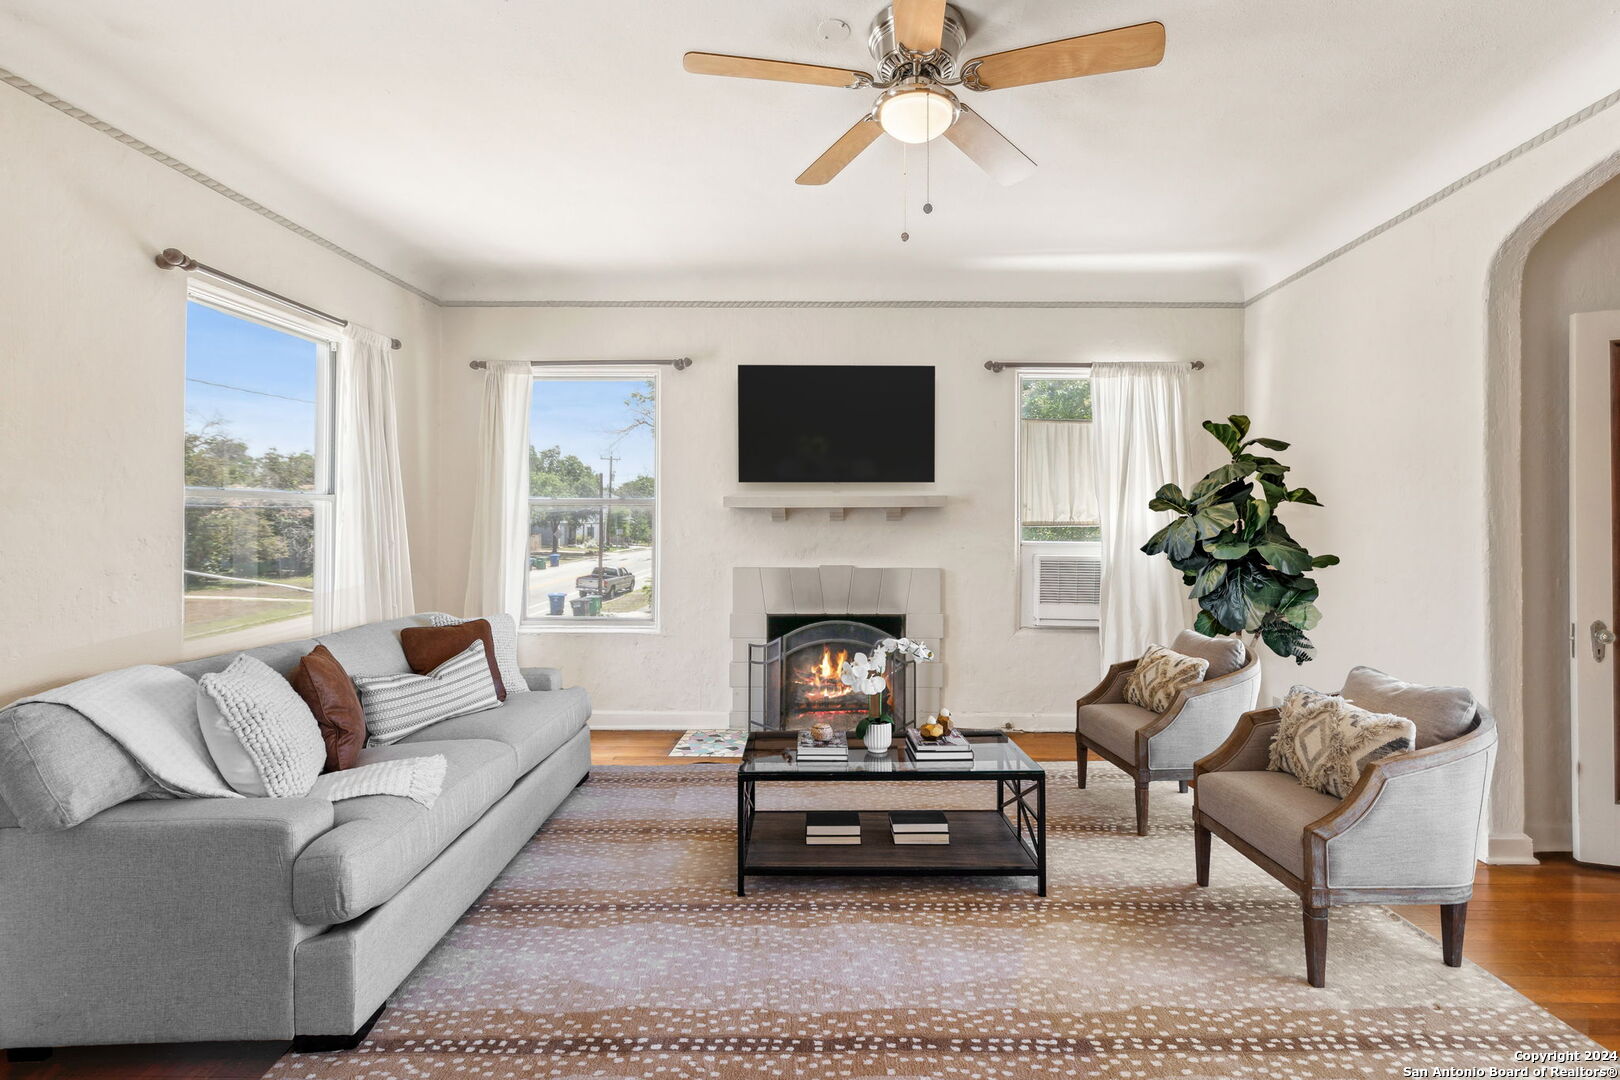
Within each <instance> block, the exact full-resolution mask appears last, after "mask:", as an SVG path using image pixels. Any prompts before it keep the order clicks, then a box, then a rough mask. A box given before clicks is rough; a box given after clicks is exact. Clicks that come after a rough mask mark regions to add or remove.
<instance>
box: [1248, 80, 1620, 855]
mask: <svg viewBox="0 0 1620 1080" xmlns="http://www.w3.org/2000/svg"><path fill="white" fill-rule="evenodd" d="M1616 148H1620V113H1617V111H1615V110H1610V111H1608V112H1603V113H1599V114H1598V115H1596V116H1594V117H1593V118H1592V119H1589V120H1587V121H1586V122H1585V123H1582V124H1579V125H1577V126H1574V127H1572V128H1570V129H1569V130H1567V131H1565V132H1564V133H1562V134H1561V135H1559V136H1558V137H1557V138H1554V139H1551V140H1549V141H1547V142H1545V143H1543V144H1541V145H1539V146H1537V147H1536V148H1535V149H1532V150H1529V151H1528V152H1526V153H1524V154H1522V155H1520V156H1518V157H1516V158H1514V159H1513V160H1511V161H1509V162H1507V163H1506V164H1504V165H1502V166H1501V167H1500V168H1497V169H1495V170H1494V171H1491V172H1489V173H1488V174H1486V175H1484V176H1482V177H1481V178H1479V179H1478V180H1476V181H1474V182H1473V183H1471V184H1468V185H1467V186H1465V187H1462V188H1461V189H1460V190H1458V191H1457V192H1456V193H1454V194H1452V195H1451V196H1449V197H1448V198H1446V199H1444V200H1442V201H1440V202H1438V203H1436V204H1434V205H1433V206H1430V207H1428V208H1427V209H1425V210H1423V211H1422V212H1421V213H1418V214H1416V215H1414V216H1412V217H1410V218H1408V219H1406V220H1405V221H1403V222H1401V223H1400V224H1398V225H1395V226H1394V227H1393V228H1390V229H1388V230H1387V231H1384V232H1382V233H1381V234H1379V235H1377V236H1375V237H1373V238H1372V239H1370V240H1368V241H1367V242H1365V243H1363V244H1361V245H1359V246H1357V247H1355V248H1353V249H1352V250H1350V251H1348V252H1347V253H1346V254H1344V255H1342V256H1341V257H1339V258H1337V259H1335V260H1333V261H1331V262H1329V263H1327V264H1326V265H1324V266H1323V267H1321V268H1319V269H1317V270H1316V271H1314V272H1312V273H1310V274H1307V275H1306V276H1304V277H1302V278H1300V279H1298V280H1296V281H1294V282H1292V283H1290V284H1288V285H1286V286H1284V287H1283V288H1281V289H1279V290H1277V291H1275V292H1272V293H1271V294H1269V295H1267V296H1264V297H1263V298H1261V299H1260V300H1258V301H1257V302H1255V303H1253V304H1251V305H1250V306H1249V308H1248V309H1247V312H1246V318H1245V323H1244V340H1245V365H1244V368H1245V374H1244V386H1245V393H1246V402H1247V406H1248V409H1249V412H1250V414H1251V415H1252V416H1253V417H1254V418H1255V424H1256V427H1257V428H1258V429H1262V430H1264V431H1265V432H1266V433H1267V434H1270V435H1275V436H1278V437H1280V438H1284V439H1290V440H1292V441H1293V442H1294V443H1295V448H1294V450H1293V451H1291V455H1290V458H1289V460H1290V461H1291V462H1292V463H1293V464H1294V465H1295V466H1296V472H1295V473H1294V474H1293V475H1294V478H1295V479H1297V482H1299V483H1302V484H1305V485H1307V486H1309V487H1311V488H1312V489H1313V490H1314V491H1316V493H1317V494H1318V495H1319V496H1320V497H1321V499H1322V501H1323V502H1324V503H1325V504H1326V509H1325V510H1322V511H1304V512H1301V513H1298V514H1296V515H1295V516H1294V518H1293V519H1292V520H1294V521H1296V522H1297V523H1298V524H1297V528H1296V534H1297V535H1298V536H1299V537H1300V539H1302V540H1303V541H1305V542H1306V544H1307V545H1308V546H1309V547H1310V548H1311V549H1312V550H1313V551H1321V552H1333V553H1336V554H1338V555H1340V556H1341V557H1342V558H1343V560H1344V562H1343V565H1341V566H1340V567H1337V568H1335V569H1332V570H1329V571H1324V572H1323V573H1322V574H1321V581H1322V588H1323V595H1322V600H1321V601H1320V606H1321V608H1322V610H1323V611H1324V613H1325V615H1326V617H1325V619H1324V621H1323V623H1322V625H1321V626H1320V627H1319V628H1318V630H1317V631H1316V632H1315V633H1314V634H1313V637H1314V638H1315V639H1316V641H1317V644H1318V645H1319V648H1320V651H1319V654H1318V659H1317V661H1316V662H1315V663H1314V664H1312V665H1311V666H1310V667H1309V668H1307V669H1305V670H1303V671H1297V670H1295V669H1293V668H1292V666H1290V665H1284V664H1282V663H1280V662H1275V661H1271V662H1268V663H1267V665H1266V676H1267V691H1266V693H1267V694H1268V695H1269V694H1273V693H1278V692H1281V691H1282V690H1285V689H1286V687H1287V685H1288V684H1289V683H1290V682H1291V681H1296V680H1297V681H1304V682H1308V683H1311V684H1314V685H1317V686H1321V687H1324V688H1336V687H1337V686H1338V685H1339V684H1340V681H1341V680H1342V679H1343V677H1344V673H1345V671H1346V670H1347V669H1348V668H1349V667H1351V666H1352V665H1354V664H1363V663H1364V664H1373V665H1375V666H1378V667H1381V668H1384V669H1385V670H1388V671H1390V672H1393V673H1394V674H1396V675H1399V676H1401V677H1403V678H1408V679H1412V680H1416V681H1424V682H1439V683H1459V684H1462V685H1464V686H1469V687H1472V688H1474V689H1475V691H1476V692H1477V693H1479V694H1480V696H1481V697H1482V698H1484V699H1485V700H1486V701H1487V702H1489V703H1490V704H1491V705H1492V706H1493V708H1494V709H1495V711H1496V713H1497V715H1498V718H1499V720H1500V721H1501V727H1502V742H1503V745H1502V752H1501V754H1500V756H1499V758H1498V763H1497V770H1496V776H1495V780H1494V783H1493V791H1492V808H1491V833H1492V845H1493V848H1492V851H1493V855H1496V856H1498V857H1502V858H1517V857H1527V856H1528V854H1529V847H1530V845H1529V842H1528V840H1527V839H1526V837H1525V835H1524V828H1525V824H1524V821H1525V817H1524V761H1525V758H1524V749H1523V747H1524V737H1523V730H1522V728H1523V716H1524V707H1523V703H1522V702H1523V686H1522V683H1521V678H1520V664H1519V661H1518V657H1519V653H1520V642H1521V640H1522V634H1523V624H1522V621H1521V618H1522V616H1521V612H1520V610H1519V605H1520V603H1521V600H1520V595H1519V582H1520V579H1521V574H1522V569H1521V565H1520V552H1519V539H1520V538H1519V522H1520V520H1521V517H1520V507H1519V505H1518V501H1517V497H1518V490H1519V484H1520V465H1519V391H1518V378H1517V370H1518V369H1517V365H1518V358H1517V355H1516V350H1514V349H1508V348H1506V347H1505V346H1504V348H1503V350H1502V355H1503V359H1501V360H1500V361H1498V360H1496V359H1495V357H1496V355H1497V353H1496V351H1495V349H1494V346H1495V344H1496V342H1497V336H1498V335H1495V334H1494V331H1493V326H1494V325H1495V323H1493V318H1502V319H1506V318H1511V320H1512V322H1513V324H1514V325H1515V326H1516V325H1517V319H1518V308H1517V304H1518V293H1517V290H1516V289H1506V288H1502V287H1498V285H1497V283H1496V282H1495V281H1494V280H1493V273H1494V272H1496V270H1497V268H1498V267H1499V265H1500V262H1499V260H1498V252H1499V250H1500V249H1502V248H1503V246H1504V244H1505V243H1506V242H1507V241H1509V239H1510V237H1513V236H1515V235H1516V234H1519V229H1520V226H1521V224H1523V223H1524V222H1526V221H1527V219H1532V218H1533V217H1534V216H1535V215H1536V214H1537V212H1538V209H1539V208H1541V207H1542V206H1543V204H1545V203H1547V202H1548V201H1549V200H1551V199H1554V198H1555V197H1556V196H1557V195H1558V194H1559V193H1560V192H1561V191H1562V190H1563V189H1565V188H1566V187H1567V186H1568V185H1570V184H1571V183H1575V182H1578V181H1579V180H1580V178H1582V177H1584V176H1587V175H1588V174H1590V173H1591V172H1592V170H1594V169H1598V168H1600V167H1603V164H1604V163H1605V162H1606V161H1607V160H1608V158H1609V156H1610V155H1611V154H1612V153H1613V152H1614V151H1615V150H1616ZM1519 235H1522V234H1519ZM1493 305H1494V308H1495V310H1493ZM1510 308H1511V312H1509V310H1508V309H1510ZM1515 336H1516V335H1515ZM1509 353H1512V355H1511V357H1509V356H1508V354H1509ZM1504 656H1506V657H1507V659H1506V660H1504V659H1503V657H1504Z"/></svg>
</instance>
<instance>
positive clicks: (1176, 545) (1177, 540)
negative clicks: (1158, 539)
mask: <svg viewBox="0 0 1620 1080" xmlns="http://www.w3.org/2000/svg"><path fill="white" fill-rule="evenodd" d="M1197 542H1198V527H1197V526H1196V525H1194V524H1193V519H1192V518H1190V517H1184V518H1180V519H1178V520H1176V521H1174V522H1172V523H1171V524H1170V528H1169V529H1168V530H1167V532H1166V534H1165V538H1164V549H1165V551H1167V552H1169V553H1170V558H1171V559H1172V560H1175V559H1185V558H1188V557H1189V556H1191V555H1192V553H1193V545H1194V544H1196V543H1197Z"/></svg>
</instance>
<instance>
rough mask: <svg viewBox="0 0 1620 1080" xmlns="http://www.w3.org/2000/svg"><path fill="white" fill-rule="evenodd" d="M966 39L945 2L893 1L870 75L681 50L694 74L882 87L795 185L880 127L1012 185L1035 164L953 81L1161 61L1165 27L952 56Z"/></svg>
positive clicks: (875, 42)
mask: <svg viewBox="0 0 1620 1080" xmlns="http://www.w3.org/2000/svg"><path fill="white" fill-rule="evenodd" d="M966 41H967V30H966V27H965V24H964V22H963V20H962V13H961V12H960V11H958V10H957V9H956V8H955V6H953V5H951V4H947V3H946V2H945V0H893V3H892V4H890V6H888V7H886V8H884V9H883V10H882V11H881V12H879V13H878V16H877V18H876V19H875V20H873V22H872V30H871V33H870V35H869V37H868V40H867V44H868V46H869V47H870V48H871V50H872V56H873V58H874V59H876V61H877V74H876V75H875V76H874V75H871V74H868V73H867V72H864V71H851V70H849V69H846V68H836V67H823V66H821V65H819V64H799V63H794V62H792V61H788V60H761V59H757V58H755V57H750V56H726V55H724V54H721V53H706V52H689V53H687V54H686V58H685V66H686V70H687V71H690V72H693V73H694V74H698V75H730V76H733V77H736V78H739V79H770V80H774V81H776V82H796V83H810V84H813V85H816V86H841V87H844V88H845V89H849V90H879V91H882V92H881V93H880V94H879V95H878V98H877V100H876V101H875V102H874V103H873V105H872V108H871V109H870V110H869V111H868V112H867V114H866V115H865V116H863V117H861V119H860V120H858V121H856V123H855V126H854V127H852V128H850V129H849V130H848V131H846V132H844V134H843V135H841V136H840V137H839V139H838V141H837V142H835V143H833V144H832V145H831V146H830V147H828V148H827V150H826V152H825V153H823V154H822V155H821V156H820V157H818V158H817V159H816V160H815V161H814V162H812V163H811V165H810V167H809V168H808V169H806V170H804V172H803V173H801V174H800V175H799V179H798V182H799V183H801V184H825V183H826V182H827V181H829V180H831V179H832V178H833V177H835V176H837V175H838V174H839V172H840V171H842V170H843V168H844V166H846V165H848V164H849V163H850V162H851V161H854V160H855V157H856V156H857V155H858V154H860V152H861V151H862V150H865V149H866V148H867V147H868V146H870V145H871V144H872V142H873V140H875V139H876V138H877V137H878V136H879V135H882V134H888V135H890V136H891V137H893V138H896V139H898V140H900V141H901V142H903V143H912V144H916V143H926V142H929V141H931V140H933V139H935V138H937V137H939V136H940V135H943V136H945V138H946V139H948V140H950V142H951V143H952V144H954V145H955V146H956V148H957V149H958V150H961V151H962V152H963V153H964V154H966V155H967V156H968V157H969V158H971V159H972V160H973V161H974V162H975V163H976V164H977V165H978V166H979V167H980V168H982V169H983V170H984V171H985V172H987V173H989V174H990V175H991V176H992V177H994V178H995V179H996V180H998V181H1000V182H1001V183H1003V184H1015V183H1017V182H1018V181H1020V180H1022V179H1024V178H1025V177H1026V176H1028V175H1029V174H1030V173H1032V172H1034V171H1035V163H1034V162H1033V161H1031V160H1030V159H1029V158H1028V157H1027V156H1025V154H1024V153H1023V151H1021V150H1019V149H1018V147H1016V146H1014V145H1013V144H1012V143H1011V142H1010V141H1008V139H1007V138H1006V136H1004V135H1002V134H1001V132H999V131H997V130H996V129H995V128H993V127H991V126H990V123H989V121H987V120H985V119H984V118H983V117H982V116H980V115H979V114H978V113H977V112H976V111H974V110H973V109H971V108H969V107H968V106H967V105H966V104H964V103H963V102H962V101H960V100H959V99H958V98H957V96H956V95H955V94H953V93H952V92H951V90H950V88H951V87H955V86H965V87H967V88H968V89H969V90H1000V89H1003V88H1005V87H1009V86H1027V85H1028V84H1030V83H1039V82H1053V81H1055V80H1058V79H1076V78H1079V77H1080V76H1082V75H1102V74H1106V73H1107V72H1110V71H1127V70H1129V69H1131V68H1142V67H1152V66H1153V65H1154V64H1157V63H1158V62H1159V61H1160V60H1162V59H1163V58H1164V24H1163V23H1157V22H1145V23H1138V24H1137V25H1135V26H1125V27H1121V28H1119V29H1117V30H1104V31H1102V32H1101V33H1096V34H1085V35H1082V36H1080V37H1072V38H1064V39H1062V40H1061V41H1048V42H1046V43H1045V44H1044V45H1029V46H1026V47H1024V48H1022V49H1009V50H1007V51H1006V52H998V53H991V54H990V55H988V56H980V57H977V58H975V59H972V60H969V61H967V62H966V63H959V62H958V61H957V57H958V56H959V55H961V52H962V46H963V45H964V44H965V43H966Z"/></svg>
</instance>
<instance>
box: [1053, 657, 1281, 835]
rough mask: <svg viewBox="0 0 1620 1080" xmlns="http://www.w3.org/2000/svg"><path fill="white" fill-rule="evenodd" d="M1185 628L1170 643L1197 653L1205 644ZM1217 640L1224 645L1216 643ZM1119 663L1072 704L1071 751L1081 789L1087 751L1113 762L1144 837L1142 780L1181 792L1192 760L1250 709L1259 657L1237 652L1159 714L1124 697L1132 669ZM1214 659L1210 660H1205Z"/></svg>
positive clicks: (1144, 789)
mask: <svg viewBox="0 0 1620 1080" xmlns="http://www.w3.org/2000/svg"><path fill="white" fill-rule="evenodd" d="M1212 642H1213V639H1210V638H1205V637H1204V636H1203V635H1202V634H1195V633H1193V632H1192V631H1190V630H1187V631H1183V632H1182V633H1181V635H1180V636H1178V637H1177V638H1176V640H1175V642H1174V643H1173V644H1172V645H1171V646H1170V647H1171V648H1172V649H1174V650H1175V651H1176V652H1180V653H1186V654H1187V655H1195V656H1204V655H1205V652H1204V651H1203V650H1202V648H1201V643H1212ZM1222 644H1223V645H1224V643H1222ZM1136 663H1137V662H1136V661H1135V660H1126V661H1124V662H1123V663H1119V664H1115V665H1114V666H1113V667H1111V668H1109V669H1108V674H1106V675H1104V676H1103V680H1102V682H1101V683H1100V684H1098V686H1097V688H1096V689H1094V690H1092V691H1091V693H1089V694H1087V695H1086V696H1085V697H1083V698H1081V699H1079V700H1078V701H1076V702H1075V703H1074V706H1075V707H1074V749H1075V756H1076V757H1077V758H1078V759H1079V768H1080V786H1081V787H1082V788H1084V787H1085V786H1086V751H1088V750H1095V751H1096V752H1097V754H1098V756H1099V757H1102V758H1103V759H1104V760H1106V761H1110V762H1112V763H1113V764H1115V765H1117V766H1119V767H1120V768H1121V769H1124V770H1125V771H1126V772H1127V773H1129V774H1130V775H1131V776H1132V778H1134V779H1135V781H1136V832H1137V835H1138V836H1146V835H1147V822H1148V784H1149V783H1151V782H1152V781H1154V780H1174V781H1176V782H1177V783H1179V784H1180V786H1181V790H1182V791H1186V790H1187V782H1188V781H1189V780H1191V779H1192V778H1193V763H1194V762H1196V761H1197V760H1198V759H1199V758H1200V757H1203V756H1204V755H1205V754H1207V753H1209V752H1210V751H1211V750H1213V749H1214V748H1215V747H1217V746H1220V745H1221V743H1222V741H1224V740H1225V739H1226V737H1227V736H1228V735H1230V734H1231V733H1232V728H1233V727H1234V726H1235V725H1236V724H1237V722H1238V717H1240V716H1242V715H1243V714H1244V713H1245V712H1247V711H1248V710H1249V709H1252V708H1254V703H1255V700H1256V698H1258V696H1259V694H1260V660H1259V657H1258V656H1256V655H1254V654H1253V653H1244V654H1243V659H1242V662H1241V664H1239V666H1238V667H1237V668H1236V669H1235V670H1232V671H1228V672H1225V673H1223V674H1219V675H1217V676H1216V677H1214V678H1210V679H1206V680H1204V681H1203V682H1201V683H1197V684H1195V685H1193V686H1190V687H1188V688H1187V689H1185V690H1183V691H1182V692H1181V693H1180V694H1178V695H1177V696H1176V699H1175V701H1173V702H1171V704H1170V708H1169V709H1167V710H1166V711H1165V712H1163V713H1154V712H1150V711H1149V710H1147V709H1144V708H1142V707H1141V706H1138V705H1132V704H1130V703H1128V702H1127V701H1126V700H1125V680H1126V679H1127V678H1128V677H1129V676H1130V674H1131V672H1132V671H1134V670H1135V669H1136ZM1212 663H1213V661H1212Z"/></svg>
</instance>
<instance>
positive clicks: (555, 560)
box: [551, 551, 562, 615]
mask: <svg viewBox="0 0 1620 1080" xmlns="http://www.w3.org/2000/svg"><path fill="white" fill-rule="evenodd" d="M551 565H552V566H561V565H562V552H560V551H553V552H552V553H551ZM556 614H558V615H561V614H562V612H560V611H559V612H557V613H556Z"/></svg>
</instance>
